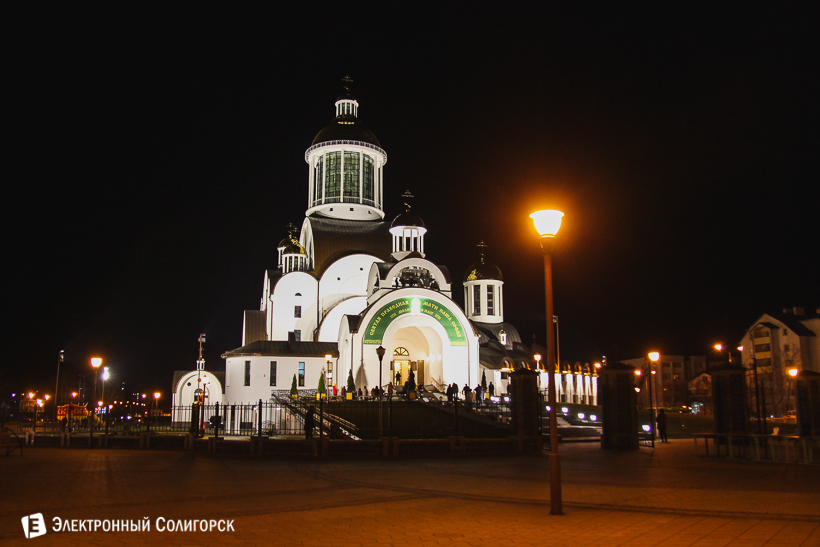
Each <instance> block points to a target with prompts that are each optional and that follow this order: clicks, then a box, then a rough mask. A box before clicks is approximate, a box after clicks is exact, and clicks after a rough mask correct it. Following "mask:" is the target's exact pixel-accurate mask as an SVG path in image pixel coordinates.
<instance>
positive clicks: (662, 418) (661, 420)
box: [657, 409, 669, 443]
mask: <svg viewBox="0 0 820 547" xmlns="http://www.w3.org/2000/svg"><path fill="white" fill-rule="evenodd" d="M657 421H658V434H660V436H661V442H662V443H668V442H669V438H668V437H667V436H666V414H665V413H664V411H663V409H660V410H659V411H658V417H657Z"/></svg>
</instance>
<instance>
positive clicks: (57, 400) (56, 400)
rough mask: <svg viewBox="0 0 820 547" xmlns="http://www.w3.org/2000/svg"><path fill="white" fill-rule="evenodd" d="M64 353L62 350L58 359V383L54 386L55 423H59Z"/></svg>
mask: <svg viewBox="0 0 820 547" xmlns="http://www.w3.org/2000/svg"><path fill="white" fill-rule="evenodd" d="M63 357H64V352H63V350H60V357H59V358H58V359H57V382H56V383H55V384H54V421H55V422H56V421H57V412H58V408H59V405H60V365H61V364H62V363H63Z"/></svg>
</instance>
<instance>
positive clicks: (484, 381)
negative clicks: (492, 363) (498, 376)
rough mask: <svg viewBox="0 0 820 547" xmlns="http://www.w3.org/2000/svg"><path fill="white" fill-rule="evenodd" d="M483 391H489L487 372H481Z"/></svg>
mask: <svg viewBox="0 0 820 547" xmlns="http://www.w3.org/2000/svg"><path fill="white" fill-rule="evenodd" d="M481 389H482V390H484V391H487V371H486V370H482V371H481Z"/></svg>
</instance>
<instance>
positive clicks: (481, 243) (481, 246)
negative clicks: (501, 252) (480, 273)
mask: <svg viewBox="0 0 820 547" xmlns="http://www.w3.org/2000/svg"><path fill="white" fill-rule="evenodd" d="M476 247H478V254H479V256H481V262H484V253H485V252H486V251H485V249H486V248H487V244H486V243H484V240H483V239H481V240H479V242H478V245H476Z"/></svg>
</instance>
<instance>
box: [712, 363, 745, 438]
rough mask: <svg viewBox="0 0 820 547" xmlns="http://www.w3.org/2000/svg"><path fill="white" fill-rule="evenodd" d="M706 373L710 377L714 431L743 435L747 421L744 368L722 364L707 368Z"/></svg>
mask: <svg viewBox="0 0 820 547" xmlns="http://www.w3.org/2000/svg"><path fill="white" fill-rule="evenodd" d="M706 373H707V374H709V376H711V377H712V407H713V408H714V409H715V433H722V434H725V435H745V434H746V433H748V423H749V420H748V418H749V409H748V406H747V403H746V369H745V368H743V367H741V366H738V365H722V366H719V367H716V368H713V369H710V370H707V371H706Z"/></svg>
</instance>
